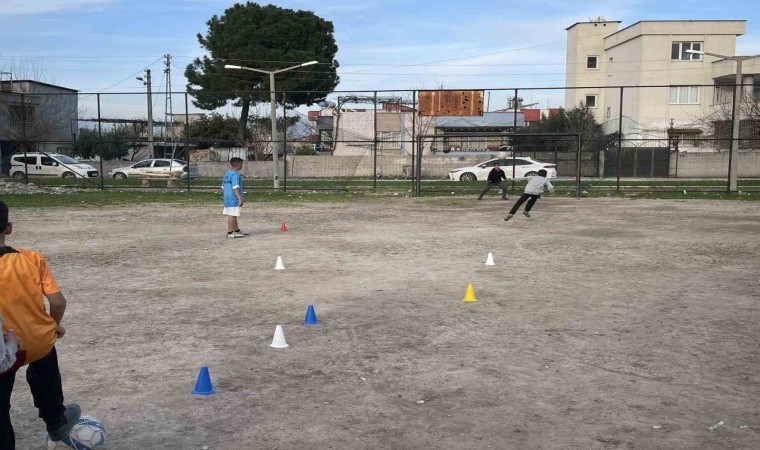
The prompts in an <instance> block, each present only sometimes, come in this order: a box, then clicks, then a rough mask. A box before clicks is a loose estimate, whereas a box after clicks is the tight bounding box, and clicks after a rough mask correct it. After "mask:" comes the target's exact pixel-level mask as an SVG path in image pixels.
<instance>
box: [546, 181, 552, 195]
mask: <svg viewBox="0 0 760 450" xmlns="http://www.w3.org/2000/svg"><path fill="white" fill-rule="evenodd" d="M546 188H547V189H549V192H551V193H552V194H553V193H554V185H553V184H551V183H550V182H549V180H546Z"/></svg>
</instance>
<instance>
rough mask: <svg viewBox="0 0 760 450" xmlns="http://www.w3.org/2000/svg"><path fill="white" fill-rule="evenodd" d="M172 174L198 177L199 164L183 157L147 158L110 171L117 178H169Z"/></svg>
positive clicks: (110, 174)
mask: <svg viewBox="0 0 760 450" xmlns="http://www.w3.org/2000/svg"><path fill="white" fill-rule="evenodd" d="M172 174H173V175H177V174H178V175H179V176H180V178H187V177H188V175H189V176H190V178H197V177H198V165H197V164H188V163H187V161H182V160H181V159H169V158H165V159H164V158H159V159H146V160H143V161H140V162H137V163H134V164H132V165H131V166H125V167H117V168H116V169H113V170H111V171H110V172H108V176H109V177H113V178H115V179H117V180H125V179H127V178H144V177H147V176H153V177H167V178H168V177H169V176H170V175H172Z"/></svg>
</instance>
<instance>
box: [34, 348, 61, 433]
mask: <svg viewBox="0 0 760 450" xmlns="http://www.w3.org/2000/svg"><path fill="white" fill-rule="evenodd" d="M26 381H27V382H28V383H29V389H30V390H31V391H32V398H34V406H36V407H37V409H38V410H39V411H40V418H41V419H42V420H44V421H45V425H47V429H48V431H51V430H55V429H57V428H59V427H61V426H63V425H65V424H66V417H65V416H64V415H63V412H64V410H65V408H64V406H63V388H62V387H61V372H60V371H59V370H58V355H57V354H56V352H55V347H53V349H52V350H50V353H48V354H47V356H45V357H43V358H42V359H38V360H37V361H35V362H33V363H31V364H29V367H28V368H27V369H26Z"/></svg>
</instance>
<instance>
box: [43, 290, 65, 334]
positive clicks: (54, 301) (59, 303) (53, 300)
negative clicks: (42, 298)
mask: <svg viewBox="0 0 760 450" xmlns="http://www.w3.org/2000/svg"><path fill="white" fill-rule="evenodd" d="M46 297H47V299H48V302H50V317H52V318H53V320H55V323H56V324H57V325H58V330H57V331H56V334H57V335H58V337H59V338H62V337H63V335H64V334H66V329H65V328H63V326H61V320H62V319H63V313H64V312H66V297H64V296H63V293H62V292H61V291H58V292H54V293H52V294H49V295H46Z"/></svg>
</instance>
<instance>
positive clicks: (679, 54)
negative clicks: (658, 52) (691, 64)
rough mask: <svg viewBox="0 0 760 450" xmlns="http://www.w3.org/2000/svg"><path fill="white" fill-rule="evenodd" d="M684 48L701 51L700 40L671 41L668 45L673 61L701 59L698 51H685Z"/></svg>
mask: <svg viewBox="0 0 760 450" xmlns="http://www.w3.org/2000/svg"><path fill="white" fill-rule="evenodd" d="M686 50H696V51H702V43H701V42H673V44H672V45H671V47H670V59H672V60H673V61H698V60H701V59H702V55H700V54H699V53H686Z"/></svg>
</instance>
